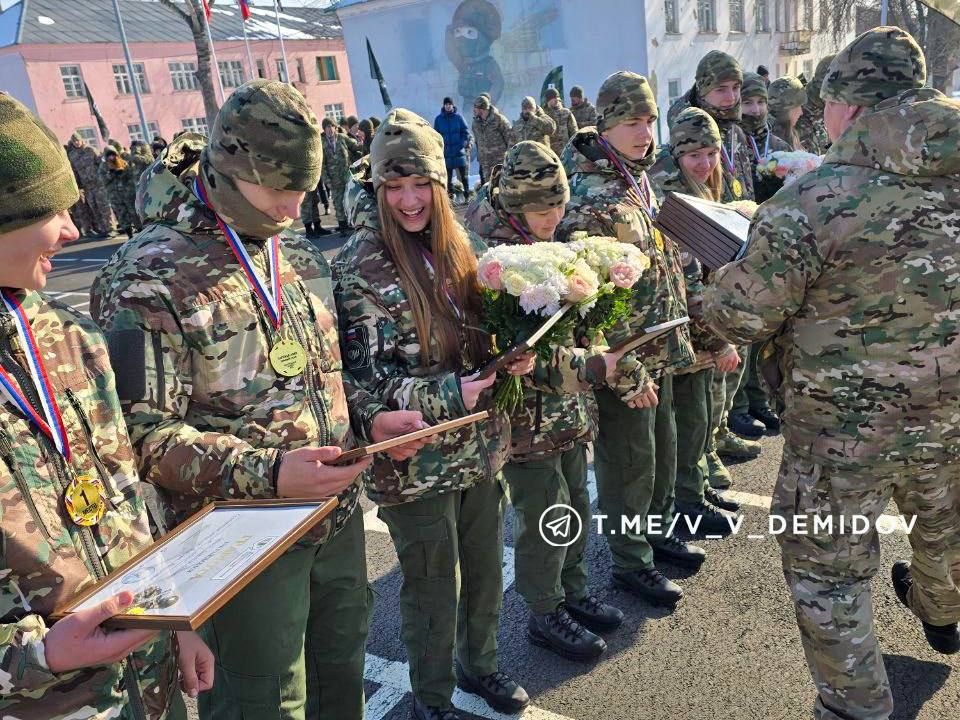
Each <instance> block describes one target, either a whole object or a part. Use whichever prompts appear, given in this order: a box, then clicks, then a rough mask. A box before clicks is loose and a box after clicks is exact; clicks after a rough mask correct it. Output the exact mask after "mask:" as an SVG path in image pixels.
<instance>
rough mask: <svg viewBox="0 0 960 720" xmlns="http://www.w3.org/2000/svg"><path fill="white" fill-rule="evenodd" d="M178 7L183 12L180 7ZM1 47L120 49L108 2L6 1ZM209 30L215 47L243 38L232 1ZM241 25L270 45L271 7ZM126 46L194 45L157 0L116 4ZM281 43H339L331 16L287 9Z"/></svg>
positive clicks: (220, 1)
mask: <svg viewBox="0 0 960 720" xmlns="http://www.w3.org/2000/svg"><path fill="white" fill-rule="evenodd" d="M177 4H178V5H181V6H183V3H182V2H178V3H177ZM0 8H6V9H3V10H2V12H0V47H5V46H8V45H14V44H18V45H34V44H58V43H119V42H120V31H119V29H118V28H117V21H116V16H115V15H114V9H113V0H82V2H79V1H77V0H71V1H70V2H66V1H65V0H19V2H11V0H6V2H3V3H2V5H0ZM212 10H213V19H212V20H211V22H210V29H211V32H212V34H213V39H214V40H215V41H221V40H238V39H242V38H243V20H242V18H241V16H240V9H239V7H238V5H237V2H236V0H216V1H215V3H214V5H213V7H212ZM250 10H251V13H252V14H251V17H250V19H249V20H248V21H247V23H246V29H247V36H248V37H249V38H250V39H251V40H275V39H276V37H277V21H276V16H275V15H274V10H273V7H272V4H271V5H267V6H257V5H254V4H253V3H251V4H250ZM120 13H121V15H122V17H123V27H124V30H126V32H127V40H128V41H129V42H131V43H136V42H193V36H192V34H191V33H190V28H189V27H187V23H185V22H184V21H183V19H182V18H180V17H178V16H177V15H176V14H175V13H174V12H173V11H172V10H171V9H170V8H168V7H164V6H163V5H162V4H161V3H160V2H159V0H120ZM280 27H281V31H282V33H283V39H284V40H313V39H322V40H330V39H340V38H342V37H343V31H342V29H341V27H340V23H339V21H338V20H337V17H336V15H335V14H333V13H331V12H329V11H327V10H325V9H321V8H311V7H286V8H284V10H283V11H282V12H281V13H280Z"/></svg>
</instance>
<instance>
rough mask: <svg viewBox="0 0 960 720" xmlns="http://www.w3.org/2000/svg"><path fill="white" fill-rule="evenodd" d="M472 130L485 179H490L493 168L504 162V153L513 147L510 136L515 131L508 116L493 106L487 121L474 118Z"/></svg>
mask: <svg viewBox="0 0 960 720" xmlns="http://www.w3.org/2000/svg"><path fill="white" fill-rule="evenodd" d="M470 129H471V131H472V132H473V137H474V138H475V139H476V141H477V158H478V160H479V161H480V167H481V168H482V169H483V177H484V179H488V178H489V177H490V173H491V172H493V168H494V167H495V166H497V165H499V164H500V163H502V162H503V155H504V153H506V152H507V149H508V148H510V146H511V145H512V142H511V137H510V136H511V133H512V131H513V129H512V127H511V126H510V121H509V120H507V118H506V116H505V115H504V114H503V113H502V112H500V111H499V110H497V108H495V107H493V106H491V107H490V110H489V112H488V113H487V119H486V120H481V119H480V118H477V117H474V119H473V125H472V126H471V128H470Z"/></svg>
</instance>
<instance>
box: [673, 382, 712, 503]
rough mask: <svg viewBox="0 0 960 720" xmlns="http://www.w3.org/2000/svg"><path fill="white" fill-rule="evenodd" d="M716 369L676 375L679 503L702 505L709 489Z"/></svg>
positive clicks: (675, 410)
mask: <svg viewBox="0 0 960 720" xmlns="http://www.w3.org/2000/svg"><path fill="white" fill-rule="evenodd" d="M712 384H713V368H707V369H705V370H699V371H697V372H693V373H685V374H682V375H674V376H673V416H674V418H675V420H676V423H677V483H676V495H677V502H679V503H698V502H703V491H704V489H705V488H706V486H707V475H708V468H707V461H706V458H705V457H704V456H705V454H706V452H707V448H708V447H709V445H710V435H711V432H712V430H713V427H712V425H711V407H710V406H711V404H712V400H711V386H712Z"/></svg>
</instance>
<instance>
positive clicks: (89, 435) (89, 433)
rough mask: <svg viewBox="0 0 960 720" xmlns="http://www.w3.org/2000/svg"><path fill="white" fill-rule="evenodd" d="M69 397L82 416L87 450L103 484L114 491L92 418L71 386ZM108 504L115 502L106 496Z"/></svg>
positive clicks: (81, 423)
mask: <svg viewBox="0 0 960 720" xmlns="http://www.w3.org/2000/svg"><path fill="white" fill-rule="evenodd" d="M65 394H66V396H67V399H68V400H69V401H70V405H71V406H73V411H74V412H75V413H76V414H77V416H78V417H79V418H80V426H81V427H82V428H83V435H84V437H85V438H86V439H87V450H88V451H89V452H90V457H92V458H93V464H94V465H95V466H96V468H97V472H99V473H100V479H101V480H102V481H103V486H104V488H105V489H106V490H109V491H112V490H113V487H112V483H111V481H110V479H111V475H110V473H109V472H108V471H107V467H106V465H104V464H103V461H102V460H101V459H100V455H99V454H98V453H97V448H96V445H94V444H93V427H92V426H91V425H90V420H89V419H88V418H87V414H86V413H85V412H84V411H83V407H82V406H81V405H80V398H78V397H77V396H76V393H74V392H73V390H71V389H70V388H67V389H66V391H65ZM105 500H106V502H107V503H108V505H112V504H113V500H112V498H109V497H108V498H105Z"/></svg>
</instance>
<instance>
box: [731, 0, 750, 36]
mask: <svg viewBox="0 0 960 720" xmlns="http://www.w3.org/2000/svg"><path fill="white" fill-rule="evenodd" d="M729 5H730V32H736V33H745V32H746V31H747V12H746V10H747V0H729Z"/></svg>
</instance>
